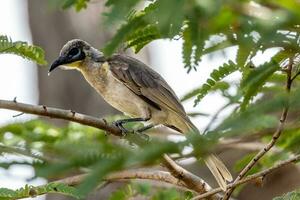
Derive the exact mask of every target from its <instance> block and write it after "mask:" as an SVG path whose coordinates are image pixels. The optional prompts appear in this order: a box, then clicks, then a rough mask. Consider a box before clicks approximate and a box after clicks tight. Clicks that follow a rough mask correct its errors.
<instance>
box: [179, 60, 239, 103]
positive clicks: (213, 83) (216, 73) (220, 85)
mask: <svg viewBox="0 0 300 200" xmlns="http://www.w3.org/2000/svg"><path fill="white" fill-rule="evenodd" d="M237 70H238V66H237V65H236V64H235V63H233V62H232V61H229V63H228V64H227V63H225V64H223V65H222V66H221V67H219V68H218V69H215V70H213V72H212V73H211V74H210V78H208V79H207V80H206V83H204V84H203V85H202V86H201V87H200V88H198V89H195V90H193V91H191V92H189V93H188V94H186V95H185V96H184V97H183V98H182V99H181V101H186V100H188V99H190V98H192V97H194V96H197V99H196V100H195V105H194V106H196V105H197V104H198V103H199V102H200V101H201V100H202V99H203V98H204V97H205V96H206V95H207V94H208V93H209V92H211V91H214V90H216V89H223V90H224V89H227V88H228V84H227V83H224V82H220V80H222V79H223V78H225V77H226V76H228V75H230V74H232V73H233V72H235V71H237Z"/></svg>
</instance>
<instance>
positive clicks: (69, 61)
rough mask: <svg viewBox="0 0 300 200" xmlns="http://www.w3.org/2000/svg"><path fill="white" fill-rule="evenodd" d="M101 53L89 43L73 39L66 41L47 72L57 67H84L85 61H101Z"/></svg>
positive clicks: (102, 58) (79, 68) (102, 57)
mask: <svg viewBox="0 0 300 200" xmlns="http://www.w3.org/2000/svg"><path fill="white" fill-rule="evenodd" d="M103 60H104V56H103V54H102V53H101V52H100V51H98V50H97V49H95V48H93V47H92V46H91V45H90V44H89V43H87V42H85V41H83V40H80V39H73V40H70V41H68V42H67V43H66V44H65V45H64V46H63V48H62V49H61V51H60V54H59V57H58V58H57V59H56V60H55V61H54V62H53V63H52V65H51V67H50V69H49V73H50V72H51V71H53V70H54V69H55V68H57V67H61V68H62V69H78V70H81V68H83V67H85V66H86V65H84V63H86V62H102V61H103Z"/></svg>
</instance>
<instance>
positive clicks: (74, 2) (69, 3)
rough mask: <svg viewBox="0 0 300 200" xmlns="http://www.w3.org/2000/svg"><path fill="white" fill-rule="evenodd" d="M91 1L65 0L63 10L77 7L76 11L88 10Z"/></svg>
mask: <svg viewBox="0 0 300 200" xmlns="http://www.w3.org/2000/svg"><path fill="white" fill-rule="evenodd" d="M89 1H90V0H63V1H62V2H61V4H62V8H63V9H68V8H70V7H75V10H76V11H77V12H79V11H80V10H82V9H86V8H87V3H88V2H89Z"/></svg>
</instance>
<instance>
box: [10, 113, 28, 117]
mask: <svg viewBox="0 0 300 200" xmlns="http://www.w3.org/2000/svg"><path fill="white" fill-rule="evenodd" d="M24 114H25V113H23V112H21V113H19V114H16V115H13V117H19V116H21V115H24Z"/></svg>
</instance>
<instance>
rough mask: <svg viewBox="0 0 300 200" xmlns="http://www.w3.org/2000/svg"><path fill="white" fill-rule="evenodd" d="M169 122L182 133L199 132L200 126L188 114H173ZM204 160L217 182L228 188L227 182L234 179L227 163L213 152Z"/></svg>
mask: <svg viewBox="0 0 300 200" xmlns="http://www.w3.org/2000/svg"><path fill="white" fill-rule="evenodd" d="M168 124H172V125H167V126H169V127H170V128H173V129H174V130H177V131H179V132H181V133H188V132H190V131H193V132H194V133H199V130H198V128H197V127H196V126H195V125H194V124H193V123H192V122H191V120H190V119H189V118H188V116H186V117H182V116H177V117H175V116H173V118H172V121H170V122H169V123H168ZM204 161H205V164H206V165H207V167H208V168H209V170H210V171H211V173H212V174H213V176H214V177H215V179H216V181H217V183H218V184H219V185H220V187H221V188H222V189H223V190H224V191H225V190H226V189H227V182H231V181H232V175H231V174H230V172H229V170H228V169H227V167H226V166H225V164H224V163H223V162H222V161H221V160H220V159H219V158H218V157H217V156H216V155H213V154H211V155H209V156H208V157H207V158H205V159H204Z"/></svg>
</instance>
